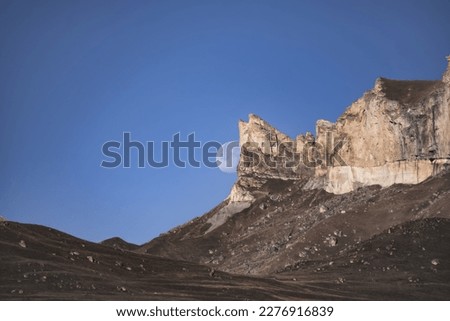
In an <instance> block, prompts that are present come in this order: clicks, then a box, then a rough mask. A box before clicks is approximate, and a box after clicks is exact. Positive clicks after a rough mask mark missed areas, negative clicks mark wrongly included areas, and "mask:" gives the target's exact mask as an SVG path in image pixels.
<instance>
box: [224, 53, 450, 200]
mask: <svg viewBox="0 0 450 321" xmlns="http://www.w3.org/2000/svg"><path fill="white" fill-rule="evenodd" d="M448 59H449V58H448ZM449 65H450V60H449ZM239 144H240V147H241V157H240V162H239V166H238V180H237V182H236V184H235V185H234V187H233V189H232V192H231V194H230V200H231V201H246V202H251V201H252V200H253V198H254V197H253V194H254V193H252V192H251V190H252V189H258V187H260V186H262V185H263V184H264V183H265V182H266V181H267V179H282V180H305V181H307V182H306V184H305V187H304V188H305V189H325V190H326V191H328V192H330V193H334V194H342V193H347V192H350V191H353V190H355V189H357V188H359V187H362V186H370V185H380V186H382V187H388V186H391V185H393V184H418V183H420V182H422V181H424V180H426V179H427V178H429V177H430V176H433V175H435V174H437V173H439V172H441V171H442V169H444V168H445V167H446V166H447V165H448V163H449V158H450V68H447V70H446V72H445V73H444V75H443V78H442V80H436V81H423V80H414V81H404V80H391V79H386V78H378V79H377V80H376V81H375V86H374V88H373V89H371V90H369V91H367V92H366V93H364V95H363V96H362V97H361V98H359V99H358V100H357V101H355V102H354V103H353V104H351V105H350V106H349V107H348V108H347V110H346V111H345V112H344V113H343V114H342V116H341V117H339V119H338V120H337V121H336V122H335V123H332V122H329V121H326V120H319V121H317V123H316V136H315V137H314V136H313V135H312V134H311V133H306V134H302V135H298V136H297V137H296V138H295V139H292V138H290V137H288V136H287V135H285V134H283V133H282V132H280V131H279V130H278V129H276V128H274V127H273V126H271V125H270V124H269V123H267V122H266V121H265V120H263V119H261V118H260V117H258V116H256V115H253V114H251V115H250V116H249V121H248V122H244V121H240V122H239Z"/></svg>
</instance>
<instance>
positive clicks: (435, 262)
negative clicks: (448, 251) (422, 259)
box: [431, 259, 440, 265]
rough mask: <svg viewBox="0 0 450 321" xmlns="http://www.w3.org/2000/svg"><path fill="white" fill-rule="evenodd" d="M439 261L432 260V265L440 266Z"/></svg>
mask: <svg viewBox="0 0 450 321" xmlns="http://www.w3.org/2000/svg"><path fill="white" fill-rule="evenodd" d="M439 263H440V262H439V259H432V260H431V264H433V265H439Z"/></svg>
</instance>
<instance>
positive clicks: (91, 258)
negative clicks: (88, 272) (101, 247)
mask: <svg viewBox="0 0 450 321" xmlns="http://www.w3.org/2000/svg"><path fill="white" fill-rule="evenodd" d="M86 258H87V259H88V261H89V262H91V263H94V262H95V260H94V257H93V256H91V255H88V256H86Z"/></svg>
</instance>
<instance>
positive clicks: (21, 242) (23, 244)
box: [19, 240, 27, 248]
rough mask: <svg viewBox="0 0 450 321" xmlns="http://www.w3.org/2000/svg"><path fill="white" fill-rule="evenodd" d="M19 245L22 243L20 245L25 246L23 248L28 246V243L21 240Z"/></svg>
mask: <svg viewBox="0 0 450 321" xmlns="http://www.w3.org/2000/svg"><path fill="white" fill-rule="evenodd" d="M19 245H20V247H23V248H26V247H27V243H25V241H24V240H20V242H19Z"/></svg>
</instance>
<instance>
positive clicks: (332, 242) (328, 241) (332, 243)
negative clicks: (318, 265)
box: [324, 236, 338, 246]
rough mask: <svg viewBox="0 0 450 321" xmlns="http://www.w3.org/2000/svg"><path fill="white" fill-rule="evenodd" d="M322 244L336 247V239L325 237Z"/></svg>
mask: <svg viewBox="0 0 450 321" xmlns="http://www.w3.org/2000/svg"><path fill="white" fill-rule="evenodd" d="M324 243H325V244H326V245H328V246H336V245H337V244H338V239H337V237H335V236H327V237H326V238H325V241H324Z"/></svg>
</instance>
